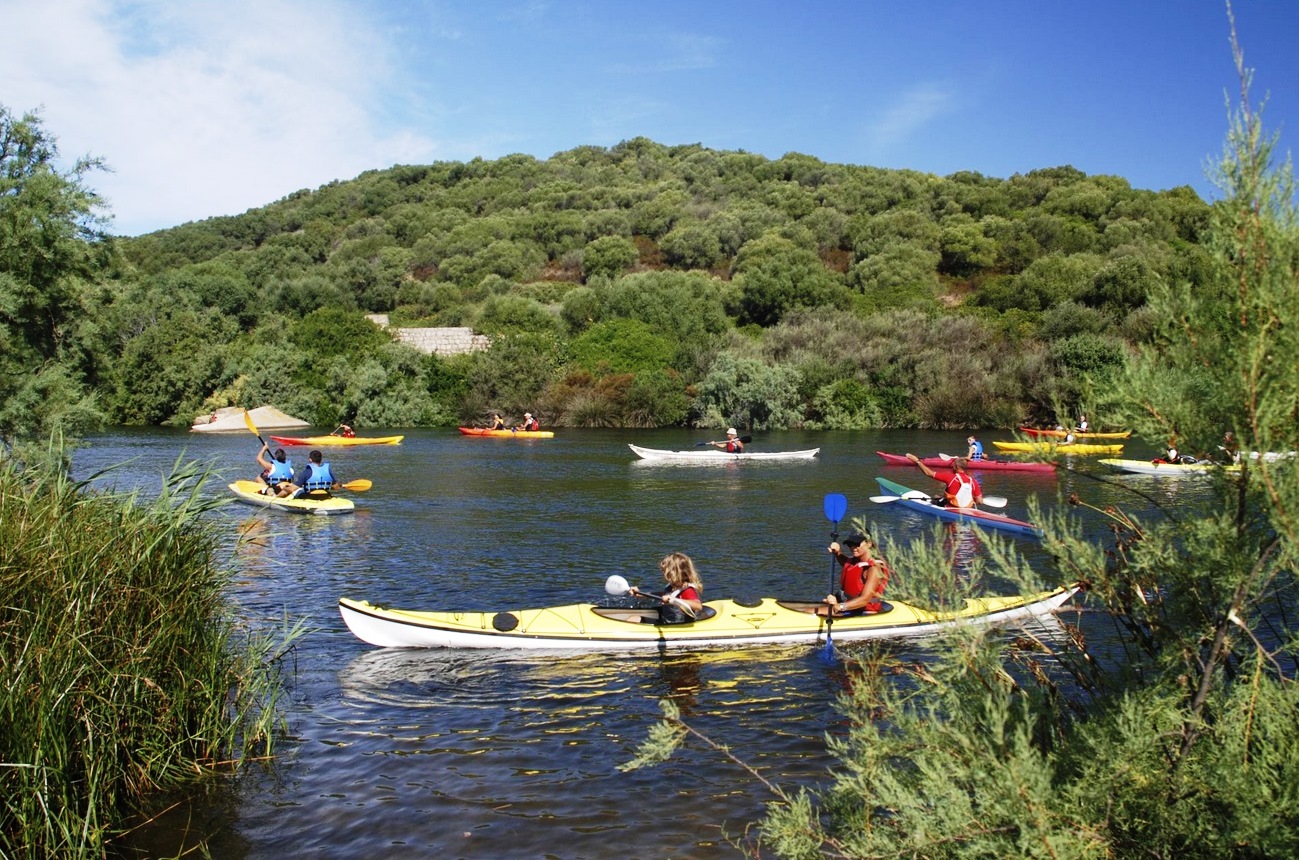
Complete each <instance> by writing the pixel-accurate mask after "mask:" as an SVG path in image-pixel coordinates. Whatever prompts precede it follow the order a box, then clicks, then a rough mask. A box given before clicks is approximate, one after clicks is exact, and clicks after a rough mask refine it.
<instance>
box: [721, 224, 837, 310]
mask: <svg viewBox="0 0 1299 860" xmlns="http://www.w3.org/2000/svg"><path fill="white" fill-rule="evenodd" d="M735 272H736V281H737V283H738V284H739V286H740V296H741V305H740V307H741V313H740V322H741V323H755V324H757V325H760V326H764V327H765V326H770V325H774V324H775V323H777V322H779V321H780V318H781V317H783V316H784V315H785V314H786V313H787V312H789V311H791V310H793V309H796V308H813V307H818V306H821V305H829V306H831V307H840V308H842V307H846V306H847V293H846V291H845V290H844V289H843V286H842V285H841V284H840V283H839V281H838V279H837V278H836V277H835V276H834V275H833V274H832V273H830V272H828V271H826V268H825V266H824V265H823V264H822V263H821V260H820V258H819V257H817V255H816V254H815V253H814V252H813V251H812V250H810V249H808V248H800V247H799V246H798V245H796V244H795V243H794V242H792V241H790V240H788V239H785V238H782V237H780V236H774V235H768V236H765V237H763V238H761V239H755V240H754V241H752V242H749V243H747V244H746V245H745V246H744V247H743V248H741V249H740V253H739V256H738V257H737V258H736V260H735Z"/></svg>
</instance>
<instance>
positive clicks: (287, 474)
mask: <svg viewBox="0 0 1299 860" xmlns="http://www.w3.org/2000/svg"><path fill="white" fill-rule="evenodd" d="M292 480H293V461H292V460H288V459H286V460H285V461H284V462H283V463H281V462H280V461H279V460H271V470H270V471H269V472H267V473H266V483H268V484H270V485H271V486H272V487H273V486H275V485H276V484H282V483H284V482H285V481H292Z"/></svg>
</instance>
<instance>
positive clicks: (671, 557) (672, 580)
mask: <svg viewBox="0 0 1299 860" xmlns="http://www.w3.org/2000/svg"><path fill="white" fill-rule="evenodd" d="M659 570H661V571H663V575H664V576H665V577H667V581H668V585H670V586H672V588H674V589H681V588H685V587H686V586H687V585H693V586H694V587H695V590H696V591H703V590H704V584H703V582H702V581H701V580H700V579H699V571H697V570H695V563H694V562H693V561H691V559H690V556H688V555H686V554H685V553H684V552H674V553H670V554H668V555H666V556H664V557H663V560H662V561H660V562H659Z"/></svg>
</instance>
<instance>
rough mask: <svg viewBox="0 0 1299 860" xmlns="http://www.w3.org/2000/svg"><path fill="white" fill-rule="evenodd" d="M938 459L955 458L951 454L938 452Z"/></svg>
mask: <svg viewBox="0 0 1299 860" xmlns="http://www.w3.org/2000/svg"><path fill="white" fill-rule="evenodd" d="M938 459H940V460H955V459H956V458H955V457H953V456H952V455H951V454H939V455H938Z"/></svg>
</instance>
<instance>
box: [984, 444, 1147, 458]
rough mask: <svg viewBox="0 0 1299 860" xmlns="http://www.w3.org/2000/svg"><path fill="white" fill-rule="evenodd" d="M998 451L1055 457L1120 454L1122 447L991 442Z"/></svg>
mask: <svg viewBox="0 0 1299 860" xmlns="http://www.w3.org/2000/svg"><path fill="white" fill-rule="evenodd" d="M992 444H993V445H996V446H997V450H998V451H1009V452H1012V453H1015V454H1045V455H1047V456H1051V457H1055V456H1059V455H1060V454H1122V453H1123V446H1122V445H1095V444H1092V443H1089V442H1071V443H1069V444H1067V445H1066V444H1063V443H1060V442H993V443H992Z"/></svg>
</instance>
